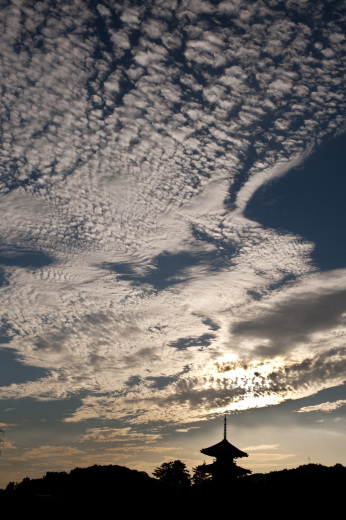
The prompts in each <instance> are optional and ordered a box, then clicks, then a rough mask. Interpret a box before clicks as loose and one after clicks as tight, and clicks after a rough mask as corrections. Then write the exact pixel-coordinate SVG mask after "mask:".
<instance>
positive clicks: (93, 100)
mask: <svg viewBox="0 0 346 520" xmlns="http://www.w3.org/2000/svg"><path fill="white" fill-rule="evenodd" d="M307 9H308V5H307V4H306V3H304V4H303V3H298V2H288V3H287V6H286V10H285V11H282V8H281V6H279V7H278V8H275V9H274V8H271V7H270V5H267V4H263V2H261V1H258V2H254V3H252V4H251V5H246V6H244V5H243V3H241V2H236V1H232V2H231V1H230V2H221V3H219V4H218V5H216V4H215V3H212V2H207V1H197V0H196V1H186V2H180V3H177V2H165V1H158V2H156V3H155V9H153V10H149V9H147V8H146V6H144V5H135V4H134V3H133V2H131V1H126V2H122V3H117V2H108V3H107V5H106V4H104V3H103V2H99V3H98V4H97V6H95V7H94V8H93V7H92V6H89V7H86V6H85V5H82V4H80V3H79V2H77V1H76V2H70V3H69V4H68V5H67V4H64V3H61V4H60V3H58V4H56V5H55V4H54V5H53V4H49V3H38V2H36V3H35V2H30V1H29V0H25V1H24V2H22V4H21V6H20V7H18V6H17V5H16V4H10V3H9V4H8V5H6V6H5V7H4V10H3V21H4V31H3V33H2V35H3V36H2V39H1V42H0V45H1V50H2V54H3V78H4V81H5V84H6V90H5V91H4V94H3V97H2V100H1V101H2V105H1V110H2V112H1V113H2V118H3V122H4V127H3V140H2V143H1V157H2V161H1V165H0V168H1V173H2V174H3V175H2V179H3V180H2V181H1V186H0V193H1V198H0V204H1V210H2V215H3V218H2V219H1V222H0V230H1V234H2V243H3V249H4V251H6V250H8V251H11V252H14V253H16V254H18V252H19V251H26V252H29V251H30V252H37V253H40V254H42V255H43V256H44V257H45V258H49V259H50V261H49V263H48V262H47V264H45V265H32V264H30V262H28V263H27V264H24V265H23V264H20V265H17V264H11V265H9V264H8V263H6V262H4V263H3V264H1V270H2V271H1V273H2V272H3V273H4V274H3V277H4V280H5V281H6V283H4V284H3V285H2V286H1V288H0V290H1V298H2V304H3V305H2V315H1V319H2V320H3V322H4V323H5V325H6V327H7V330H8V337H9V340H10V343H9V344H8V346H9V347H10V348H12V349H13V350H14V351H15V352H16V355H17V357H18V359H20V361H21V362H22V363H23V365H24V366H26V365H28V366H39V367H41V368H44V369H45V370H46V374H47V375H46V377H43V378H41V379H37V380H35V381H28V382H26V383H23V384H12V385H9V386H7V387H4V386H3V387H1V388H0V395H1V397H2V398H10V397H14V398H21V397H33V398H35V399H38V400H50V399H65V398H67V397H68V396H71V395H78V396H80V395H81V396H82V397H83V398H82V405H81V406H80V407H79V408H78V410H75V412H73V413H71V415H70V417H69V418H68V419H66V422H69V421H70V422H72V421H79V420H87V419H88V418H100V417H101V418H104V419H109V418H119V417H122V418H125V419H129V421H134V420H135V419H134V417H135V413H138V414H139V415H140V420H143V421H147V420H156V419H159V420H165V421H171V420H172V421H178V413H182V411H181V410H184V414H185V415H184V414H183V413H182V417H183V415H184V420H185V419H186V418H187V417H190V418H191V419H192V420H194V419H196V418H199V419H203V418H206V417H208V416H209V415H211V414H213V413H218V410H219V409H220V408H222V407H227V406H238V405H239V403H241V402H245V400H246V399H248V398H249V396H250V393H251V392H253V390H251V391H250V390H249V389H246V388H245V387H239V385H238V386H236V385H235V383H234V382H232V381H229V382H216V381H215V380H214V379H212V378H208V377H207V375H206V367H215V362H216V361H217V360H223V359H224V357H225V356H226V355H234V356H236V357H237V356H238V357H239V358H240V360H242V359H243V358H244V357H245V358H247V357H249V356H250V357H251V356H252V357H253V359H254V362H255V361H257V358H259V359H260V360H263V359H269V360H271V359H272V358H273V356H282V357H283V358H284V359H283V360H282V370H281V371H280V370H277V371H276V372H273V374H276V375H272V376H271V377H269V379H268V386H266V385H265V384H264V383H263V385H262V386H261V385H260V384H259V383H258V384H257V386H256V392H258V395H260V396H261V397H262V398H264V397H265V395H266V392H271V393H272V394H273V395H275V396H279V397H280V398H282V396H284V395H287V391H288V390H287V389H288V387H289V386H290V387H292V388H293V387H294V390H295V391H296V392H297V395H298V393H299V392H303V393H304V392H305V389H304V381H305V382H306V381H312V380H313V377H314V375H315V374H318V373H319V372H320V373H321V374H322V373H324V374H325V375H326V374H327V375H328V378H327V380H328V381H332V380H334V379H338V378H340V377H341V376H340V374H341V369H340V367H342V366H343V364H342V363H343V361H342V351H341V342H342V334H343V327H344V320H343V313H344V304H345V292H344V287H343V285H342V283H341V280H342V278H343V276H344V273H343V272H339V273H336V274H335V280H334V281H333V283H332V284H330V285H328V283H329V282H327V281H325V280H323V279H321V278H318V276H316V277H315V278H314V276H315V275H316V272H315V271H316V268H315V267H314V266H313V265H312V263H311V258H310V255H311V251H312V249H313V247H314V246H313V244H311V243H308V242H306V241H304V240H303V239H302V238H301V237H297V236H294V235H292V234H287V233H284V232H276V231H275V230H270V229H263V228H262V227H261V226H260V225H259V224H257V223H256V222H252V221H249V220H247V219H245V218H244V217H243V212H244V209H245V207H246V205H247V203H248V202H249V200H250V198H251V197H252V195H253V194H254V193H255V191H256V190H257V189H258V188H259V187H260V186H262V185H263V184H264V183H267V182H270V181H271V180H273V179H275V178H277V177H278V176H280V175H284V174H286V173H287V172H288V171H289V169H290V168H292V167H296V166H297V165H299V164H300V163H301V161H302V160H304V158H305V157H306V155H307V154H308V153H310V152H311V151H312V150H313V149H314V148H315V147H316V146H317V145H318V144H319V143H321V142H322V141H323V140H325V139H327V138H330V137H333V136H335V135H337V134H338V132H340V131H342V129H343V128H344V115H343V103H344V96H345V92H344V83H343V76H344V72H345V63H344V41H345V40H344V22H345V18H344V15H343V14H342V12H341V11H340V10H339V7H338V6H335V11H333V13H331V15H330V16H331V19H330V20H325V19H324V17H323V7H322V6H321V5H320V4H318V5H316V6H315V7H314V9H313V10H312V11H311V13H310V12H309V13H308V16H307ZM286 15H287V16H286ZM114 20H117V23H116V24H115V23H114ZM298 20H299V22H298ZM172 28H173V29H172ZM312 35H314V36H312ZM312 38H313V42H312ZM179 255H180V256H179ZM163 257H165V258H167V257H170V258H171V259H174V260H176V261H177V260H178V259H179V258H180V259H181V258H184V259H185V261H186V263H185V265H182V266H181V268H179V270H177V269H176V270H175V271H174V272H173V275H172V276H171V277H167V276H166V277H164V276H163V275H164V273H163V271H164V269H163V268H162V264H161V263H160V261H159V259H162V258H163ZM191 258H193V259H194V260H196V258H198V259H199V260H200V261H197V260H196V261H195V262H193V263H192V264H191V263H190V264H188V261H187V260H188V259H189V260H191ZM124 266H127V267H128V271H129V272H130V273H131V276H128V277H127V278H126V276H125V275H124V274H126V273H124ZM121 267H123V270H121ZM160 269H162V272H161V271H160ZM153 273H154V274H155V275H157V277H156V278H155V276H154V274H153ZM166 274H167V273H166ZM161 275H162V279H164V280H165V283H164V284H161V286H160V285H159V283H157V281H158V280H159V279H160V276H161ZM322 278H323V277H322ZM155 280H156V283H155ZM173 281H174V282H175V283H173ZM310 282H311V285H309V284H310ZM319 283H322V285H323V287H322V288H318V284H319ZM338 285H339V287H338ZM317 317H318V318H317ZM210 323H213V324H215V325H214V328H213V329H212V330H213V333H212V334H211V332H210V326H209V325H208V324H210ZM187 338H188V340H187ZM192 339H196V341H193V340H192ZM190 340H191V341H190ZM331 341H332V343H331ZM309 342H312V343H313V345H314V348H315V350H316V352H317V357H316V360H315V361H313V360H311V362H310V365H309V366H310V369H304V364H303V362H304V360H310V359H311V358H310V357H309V355H308V353H309V352H308V351H309V348H310V347H309V345H308V343H309ZM177 345H184V346H185V347H186V348H185V349H184V350H183V351H181V350H179V348H174V346H175V347H176V346H177ZM299 349H301V350H300V351H299ZM335 349H336V350H335ZM338 349H339V350H338ZM333 352H334V353H335V354H333ZM220 362H221V361H220ZM239 363H240V361H239ZM286 363H287V365H286ZM318 363H320V364H318ZM287 366H288V367H290V374H291V376H290V377H288V376H285V372H284V371H285V369H286V368H287ZM208 369H209V368H208ZM187 374H188V375H187ZM131 378H135V379H131ZM153 378H166V379H165V381H168V383H167V385H166V386H165V388H163V389H161V390H159V391H158V390H157V389H155V390H154V389H153V381H154V379H153ZM167 378H171V379H169V380H168V379H167ZM251 378H252V374H250V375H248V380H250V379H251ZM131 380H136V381H139V382H138V384H136V385H135V386H134V387H133V388H132V389H129V388H128V381H131ZM317 380H318V382H319V383H318V384H319V385H320V386H323V385H324V384H325V383H324V382H323V379H322V377H319V378H318V379H317ZM161 381H163V380H162V379H161ZM308 386H309V388H310V383H309V385H308ZM85 393H87V394H88V396H87V397H85ZM253 393H254V392H253ZM249 402H250V401H249ZM255 402H256V400H255ZM177 404H178V405H179V406H181V407H182V408H181V410H179V411H178V410H177ZM249 406H250V404H249ZM194 408H195V412H194V413H192V410H193V409H194ZM197 408H198V409H197ZM181 420H183V419H182V418H181ZM95 432H96V430H95ZM118 433H119V432H118ZM90 435H91V433H90ZM103 435H104V436H105V435H106V430H103ZM104 438H105V437H104Z"/></svg>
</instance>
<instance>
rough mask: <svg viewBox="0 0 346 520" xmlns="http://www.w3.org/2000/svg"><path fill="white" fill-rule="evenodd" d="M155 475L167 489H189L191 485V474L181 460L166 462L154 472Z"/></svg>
mask: <svg viewBox="0 0 346 520" xmlns="http://www.w3.org/2000/svg"><path fill="white" fill-rule="evenodd" d="M153 474H154V476H155V477H156V478H157V479H158V480H159V481H160V482H161V483H162V484H163V485H164V486H167V487H188V486H190V485H191V477H190V473H189V471H188V470H187V468H186V465H185V464H184V463H183V462H181V460H174V461H171V462H164V463H163V464H161V466H159V467H157V468H156V469H155V470H154V471H153Z"/></svg>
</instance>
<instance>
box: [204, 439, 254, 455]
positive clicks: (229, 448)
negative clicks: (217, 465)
mask: <svg viewBox="0 0 346 520" xmlns="http://www.w3.org/2000/svg"><path fill="white" fill-rule="evenodd" d="M201 453H203V454H204V455H209V456H210V457H215V458H216V459H225V458H227V459H239V458H241V457H248V454H247V453H245V452H244V451H241V450H239V449H238V448H236V447H235V446H233V444H231V443H230V442H228V440H227V439H222V441H221V442H218V443H217V444H214V445H213V446H210V447H209V448H205V449H203V450H201Z"/></svg>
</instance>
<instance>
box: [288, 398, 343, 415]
mask: <svg viewBox="0 0 346 520" xmlns="http://www.w3.org/2000/svg"><path fill="white" fill-rule="evenodd" d="M345 404H346V400H345V399H339V400H338V401H335V402H334V403H331V402H329V401H327V402H326V403H320V404H316V405H311V406H303V407H302V408H299V410H295V412H298V413H308V412H327V413H329V412H332V411H333V410H337V409H338V408H340V407H341V406H344V405H345Z"/></svg>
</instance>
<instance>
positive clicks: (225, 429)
mask: <svg viewBox="0 0 346 520" xmlns="http://www.w3.org/2000/svg"><path fill="white" fill-rule="evenodd" d="M223 438H224V439H225V440H226V438H227V416H226V414H225V418H224V426H223Z"/></svg>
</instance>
